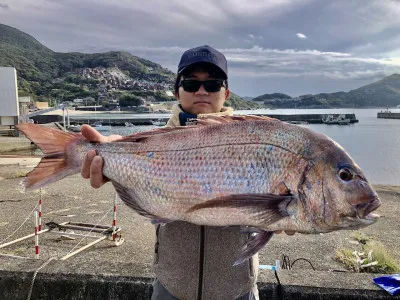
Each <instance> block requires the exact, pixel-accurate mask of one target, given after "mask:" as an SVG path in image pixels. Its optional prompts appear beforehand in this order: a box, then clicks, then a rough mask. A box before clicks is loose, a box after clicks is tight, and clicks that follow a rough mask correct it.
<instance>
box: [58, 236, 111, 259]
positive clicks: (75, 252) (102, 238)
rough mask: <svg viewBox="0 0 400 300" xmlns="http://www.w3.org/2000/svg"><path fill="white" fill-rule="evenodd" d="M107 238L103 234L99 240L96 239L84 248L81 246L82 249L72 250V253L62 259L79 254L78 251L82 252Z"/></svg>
mask: <svg viewBox="0 0 400 300" xmlns="http://www.w3.org/2000/svg"><path fill="white" fill-rule="evenodd" d="M106 238H107V236H102V237H101V238H99V239H98V240H95V241H93V242H91V243H89V244H87V245H86V246H83V247H82V248H80V249H78V250H76V251H74V252H72V253H70V254H68V255H65V256H64V257H62V258H61V259H60V260H66V259H68V258H70V257H71V256H74V255H75V254H78V253H80V252H82V251H83V250H86V249H87V248H90V247H92V246H93V245H96V244H97V243H100V242H101V241H103V240H105V239H106Z"/></svg>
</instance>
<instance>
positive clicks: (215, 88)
mask: <svg viewBox="0 0 400 300" xmlns="http://www.w3.org/2000/svg"><path fill="white" fill-rule="evenodd" d="M201 85H203V86H204V89H205V90H206V91H207V92H209V93H215V92H219V91H220V90H221V88H222V87H225V85H224V80H221V79H210V80H204V81H200V80H195V79H185V80H182V81H181V82H180V83H179V86H182V87H183V89H184V90H185V92H191V93H193V92H197V91H198V90H199V88H200V86H201Z"/></svg>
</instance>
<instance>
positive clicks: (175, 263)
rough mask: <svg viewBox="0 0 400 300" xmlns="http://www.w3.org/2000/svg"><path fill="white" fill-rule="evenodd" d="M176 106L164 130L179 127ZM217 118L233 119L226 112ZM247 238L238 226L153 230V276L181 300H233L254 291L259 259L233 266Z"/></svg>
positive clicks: (183, 225) (183, 224)
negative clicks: (226, 116)
mask: <svg viewBox="0 0 400 300" xmlns="http://www.w3.org/2000/svg"><path fill="white" fill-rule="evenodd" d="M179 112H181V110H180V108H179V106H175V107H174V108H173V116H172V118H171V119H170V120H169V122H168V124H167V126H179V125H180V124H179V118H178V117H177V115H178V114H179ZM218 114H219V115H232V110H231V109H225V110H223V111H221V113H218ZM248 238H249V236H248V235H247V234H242V233H240V227H239V226H231V227H209V226H198V225H194V224H190V223H187V222H181V221H176V222H172V223H168V224H165V225H159V226H157V227H156V239H157V240H156V245H155V254H154V266H153V269H154V272H155V274H156V276H157V279H158V280H159V281H160V282H161V283H162V284H163V286H164V287H165V288H166V289H167V290H168V291H169V292H170V293H171V294H172V295H173V296H174V297H176V298H178V299H181V300H186V299H188V300H192V299H196V300H202V299H235V298H237V297H240V296H241V295H243V294H245V293H247V292H249V291H250V290H251V289H256V281H257V270H258V255H255V256H253V257H252V258H251V259H249V260H247V261H246V262H244V263H242V264H241V265H238V266H233V263H234V262H235V260H236V259H237V258H238V257H239V255H240V251H241V248H242V246H243V244H244V243H245V242H246V241H247V239H248Z"/></svg>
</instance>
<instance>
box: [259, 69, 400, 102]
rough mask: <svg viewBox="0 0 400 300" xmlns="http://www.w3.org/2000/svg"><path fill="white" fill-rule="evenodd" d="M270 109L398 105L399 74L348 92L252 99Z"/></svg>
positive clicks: (277, 94) (273, 95)
mask: <svg viewBox="0 0 400 300" xmlns="http://www.w3.org/2000/svg"><path fill="white" fill-rule="evenodd" d="M253 101H257V102H262V103H264V105H266V106H267V107H271V108H294V107H297V108H339V107H386V106H397V105H399V104H400V74H392V75H390V76H388V77H385V78H383V79H381V80H379V81H377V82H374V83H371V84H367V85H364V86H362V87H360V88H357V89H354V90H351V91H349V92H336V93H320V94H315V95H311V94H309V95H302V96H299V97H293V98H292V97H291V96H289V95H286V94H282V93H273V94H264V95H261V96H258V97H255V98H253Z"/></svg>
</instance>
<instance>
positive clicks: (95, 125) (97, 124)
mask: <svg viewBox="0 0 400 300" xmlns="http://www.w3.org/2000/svg"><path fill="white" fill-rule="evenodd" d="M91 126H92V127H93V128H94V129H96V130H97V131H110V130H111V126H105V125H103V123H102V122H101V121H97V122H94V123H93V124H92V125H91Z"/></svg>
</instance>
